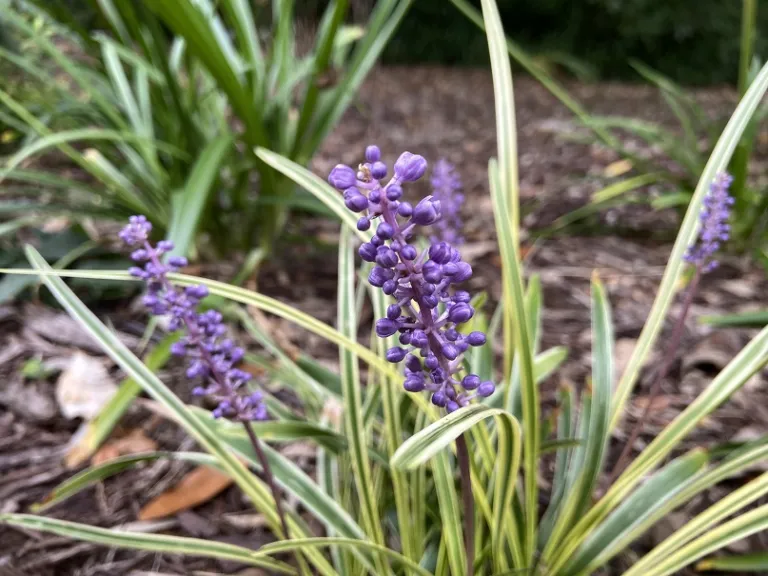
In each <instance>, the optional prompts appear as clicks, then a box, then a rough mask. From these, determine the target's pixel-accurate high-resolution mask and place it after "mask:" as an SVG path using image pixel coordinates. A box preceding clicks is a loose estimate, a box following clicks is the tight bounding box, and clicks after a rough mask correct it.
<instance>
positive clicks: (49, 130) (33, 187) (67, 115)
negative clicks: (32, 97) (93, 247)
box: [0, 0, 412, 255]
mask: <svg viewBox="0 0 768 576" xmlns="http://www.w3.org/2000/svg"><path fill="white" fill-rule="evenodd" d="M411 2H412V0H385V1H383V2H379V3H378V4H377V6H376V8H375V10H374V11H373V13H372V14H371V16H370V19H369V20H368V22H367V23H366V24H365V26H364V27H361V26H347V25H345V16H346V13H347V8H348V0H335V1H334V2H331V3H330V4H329V5H328V7H327V9H326V11H325V14H324V15H323V17H322V21H321V23H320V26H319V29H318V31H317V35H316V38H315V41H314V44H313V45H312V46H311V49H310V50H309V51H308V52H307V53H306V54H298V53H297V49H296V43H297V39H296V37H295V31H294V19H293V11H294V2H292V1H291V0H274V2H273V3H272V11H271V12H272V14H271V21H269V18H268V17H269V14H268V12H269V9H268V7H267V6H265V5H263V3H252V2H248V1H247V0H226V1H223V2H211V1H210V0H168V1H164V2H154V1H149V0H146V1H141V2H120V1H114V0H94V1H93V2H92V4H93V8H94V10H96V11H97V14H98V16H99V18H100V19H101V21H103V24H104V27H105V30H103V31H101V32H95V33H91V32H88V31H86V29H85V28H84V27H83V26H81V25H80V24H79V23H78V22H77V20H76V19H74V18H73V17H72V14H71V13H70V12H69V10H67V9H66V7H64V6H62V5H60V4H59V3H51V2H45V1H39V2H37V3H38V4H40V8H38V7H36V6H34V5H33V3H30V2H25V1H23V0H22V1H19V2H17V4H18V6H19V7H18V9H9V10H8V11H6V13H4V14H3V21H4V23H5V24H6V25H7V26H8V27H9V28H10V29H11V30H12V31H13V33H14V34H15V36H16V37H18V38H19V41H20V42H21V43H23V45H24V47H25V49H22V50H20V51H18V52H14V51H12V50H9V49H7V48H0V58H1V59H2V60H3V61H4V62H6V63H8V64H11V65H13V66H15V67H16V68H17V69H18V73H19V75H20V77H21V78H22V80H23V81H24V82H26V81H27V80H28V79H34V80H36V81H37V82H39V83H41V84H42V85H44V86H46V87H48V88H49V89H50V94H46V95H45V97H44V98H42V99H37V100H39V101H36V102H35V103H36V104H39V107H38V106H35V107H33V106H31V105H30V104H29V102H28V101H27V100H26V99H25V98H23V97H22V96H23V95H22V94H18V93H13V90H12V88H13V86H4V87H3V88H2V89H0V104H1V105H2V107H3V108H2V109H0V111H4V110H7V111H8V112H3V115H4V116H3V117H2V118H0V120H12V122H13V126H14V128H15V129H16V130H17V131H19V132H20V133H21V134H23V137H24V141H23V144H22V145H21V146H20V147H19V148H18V149H17V150H16V151H15V152H14V153H13V154H12V155H10V156H9V157H7V158H6V159H5V162H4V166H3V168H2V170H0V181H3V184H4V185H3V192H2V204H0V208H2V209H3V211H4V212H5V213H11V212H14V211H15V212H16V213H27V212H30V211H32V210H38V211H45V212H47V213H50V212H54V213H65V214H67V215H69V216H74V217H80V216H95V217H99V218H113V219H119V220H123V219H124V218H125V217H126V216H128V215H130V214H134V213H142V214H146V215H147V216H148V217H149V218H150V219H151V220H152V222H153V224H154V225H155V227H156V229H157V230H159V231H160V232H161V233H162V234H164V235H166V236H167V237H168V238H169V239H171V240H173V241H174V242H175V244H176V246H177V251H178V252H179V253H189V252H192V253H193V255H194V248H195V245H196V240H197V239H198V238H200V237H201V236H205V237H206V238H207V240H208V242H207V244H206V245H208V246H212V248H213V249H215V250H216V251H217V252H218V253H226V252H228V251H231V250H242V251H247V250H251V249H253V248H254V246H257V247H258V248H261V249H262V250H264V251H266V252H268V251H269V250H270V249H271V247H272V244H273V242H274V240H275V239H276V238H277V236H278V235H279V234H280V231H281V230H282V228H283V226H284V224H285V222H286V219H287V215H288V213H289V211H290V210H291V209H302V210H307V209H309V210H319V211H324V208H323V206H322V205H321V204H319V203H318V202H316V201H314V200H313V199H312V198H311V197H310V196H308V195H307V194H306V193H304V192H302V191H301V190H298V189H297V188H296V187H295V185H294V184H293V183H292V182H291V181H290V180H288V179H287V178H285V177H284V176H282V175H281V174H280V173H279V172H276V171H275V170H273V169H272V168H271V167H269V166H267V165H266V164H264V163H263V162H261V161H259V160H258V159H257V158H256V157H255V155H254V153H253V148H254V147H255V146H264V147H268V148H271V149H274V150H276V151H278V152H280V153H281V154H284V155H285V156H286V157H288V158H291V159H292V160H294V161H296V162H298V163H299V164H302V165H303V164H306V163H308V162H309V160H310V159H311V157H312V155H313V154H314V153H315V151H316V150H317V148H318V147H319V146H320V144H321V143H322V142H323V140H324V138H325V137H326V136H327V135H328V134H329V132H330V131H331V130H332V129H333V127H334V126H335V125H336V123H337V122H338V121H339V119H340V118H341V116H342V114H343V113H344V111H345V110H346V108H347V107H348V106H349V104H350V103H351V102H352V100H353V98H354V95H355V93H356V91H357V88H358V87H359V86H360V84H361V83H362V81H363V80H364V78H365V76H366V74H367V73H368V71H369V70H370V69H371V67H372V66H373V65H374V63H375V62H376V60H377V58H378V56H379V55H380V53H381V51H382V49H383V48H384V46H385V45H386V42H387V41H388V39H389V38H390V37H391V35H392V34H393V32H394V30H395V29H396V27H397V25H398V24H399V22H400V21H401V20H402V18H403V17H404V15H405V14H406V12H407V11H408V8H409V6H410V4H411ZM265 19H267V24H264V21H265ZM27 47H29V48H31V49H27ZM53 149H56V150H58V151H59V152H61V153H62V154H63V155H64V156H65V157H66V158H67V159H68V161H67V162H66V163H65V164H64V165H63V166H62V165H61V162H60V161H58V160H57V161H56V164H55V165H54V163H53V160H52V159H51V156H50V155H49V154H48V152H50V151H51V150H53ZM30 161H33V164H32V165H33V166H34V168H33V169H25V168H24V167H25V166H27V165H28V164H29V163H30ZM8 197H13V198H26V199H27V200H28V201H29V202H28V203H27V204H24V203H19V202H16V201H14V202H12V203H10V202H6V200H5V199H6V198H8Z"/></svg>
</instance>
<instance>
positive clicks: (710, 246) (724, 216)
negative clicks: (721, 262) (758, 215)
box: [684, 172, 734, 272]
mask: <svg viewBox="0 0 768 576" xmlns="http://www.w3.org/2000/svg"><path fill="white" fill-rule="evenodd" d="M731 182H733V177H732V176H731V175H730V174H728V173H726V172H719V173H718V174H717V175H716V176H715V179H714V180H713V181H712V184H711V185H710V187H709V192H708V193H707V195H706V196H705V197H704V205H703V207H702V209H701V214H700V216H699V217H700V219H701V230H700V231H699V236H698V239H697V241H696V242H695V243H694V244H692V245H691V246H689V247H688V250H687V251H686V253H685V256H684V258H685V261H686V262H689V263H690V264H693V265H694V266H697V267H699V268H701V270H702V271H703V272H709V271H710V270H714V269H715V268H717V265H718V262H717V260H714V259H713V256H714V254H715V253H716V252H717V251H718V249H719V248H720V244H721V243H722V242H726V241H727V240H728V238H729V237H730V232H731V227H730V225H729V224H728V218H729V217H730V215H731V206H732V205H733V202H734V200H733V197H731V195H730V193H729V191H728V189H729V188H730V186H731Z"/></svg>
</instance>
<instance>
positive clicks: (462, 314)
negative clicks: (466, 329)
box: [448, 302, 475, 324]
mask: <svg viewBox="0 0 768 576" xmlns="http://www.w3.org/2000/svg"><path fill="white" fill-rule="evenodd" d="M474 314H475V311H474V310H473V309H472V306H470V305H469V304H464V303H463V302H460V303H458V304H454V305H453V306H451V309H450V310H448V320H450V321H451V322H453V323H454V324H463V323H464V322H466V321H467V320H469V319H470V318H472V316H474Z"/></svg>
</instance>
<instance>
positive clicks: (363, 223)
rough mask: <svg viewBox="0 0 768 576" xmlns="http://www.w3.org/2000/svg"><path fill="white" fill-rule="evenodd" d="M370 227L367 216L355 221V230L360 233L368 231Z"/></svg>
mask: <svg viewBox="0 0 768 576" xmlns="http://www.w3.org/2000/svg"><path fill="white" fill-rule="evenodd" d="M370 227H371V220H370V219H369V218H368V217H367V216H363V217H362V218H360V219H359V220H358V221H357V229H358V230H360V231H361V232H364V231H366V230H368V229H369V228H370Z"/></svg>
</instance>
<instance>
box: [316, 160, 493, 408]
mask: <svg viewBox="0 0 768 576" xmlns="http://www.w3.org/2000/svg"><path fill="white" fill-rule="evenodd" d="M426 169H427V162H426V160H424V158H423V157H422V156H419V155H417V154H411V153H410V152H403V153H402V154H401V155H400V158H398V160H397V162H395V165H394V175H393V176H392V177H391V178H390V179H389V181H388V182H386V183H383V180H384V179H385V178H386V176H387V173H388V172H389V168H388V166H387V165H386V164H385V163H384V162H382V160H381V151H380V150H379V148H378V147H377V146H368V148H366V150H365V163H363V164H361V165H360V166H359V167H358V169H357V170H353V169H352V168H350V167H349V166H344V165H342V164H339V165H338V166H336V167H335V168H334V169H333V170H332V171H331V173H330V175H329V176H328V181H329V182H330V183H331V184H332V185H333V186H334V187H336V188H337V189H338V190H339V191H341V192H343V194H344V203H345V204H346V206H347V208H349V209H350V210H352V211H353V212H358V213H360V214H361V216H360V219H359V220H358V222H357V227H358V229H360V230H368V229H370V228H371V227H375V234H374V235H373V238H371V241H370V242H365V243H364V244H362V245H361V246H360V250H359V253H360V256H361V257H362V258H363V260H365V261H366V262H371V263H374V264H375V266H374V267H373V268H372V269H371V272H370V274H369V276H368V281H369V282H370V284H371V285H372V286H375V287H377V288H381V290H382V291H383V292H384V293H385V294H387V295H388V296H392V298H393V299H394V303H392V304H390V305H389V307H388V308H387V314H386V317H384V318H380V319H379V320H377V321H376V334H377V335H378V336H380V337H381V338H388V337H390V336H394V335H396V334H397V335H398V339H399V342H400V346H394V347H392V348H390V349H389V350H387V354H386V356H387V360H389V361H390V362H393V363H399V362H403V361H404V362H405V380H404V382H403V386H404V388H405V389H406V390H407V391H408V392H421V391H428V392H429V393H430V394H431V400H432V403H433V404H435V405H436V406H440V407H444V408H445V409H446V410H447V411H448V412H453V411H454V410H457V409H458V408H459V407H461V406H466V405H467V404H469V402H470V401H471V400H472V399H473V398H475V397H478V396H490V395H491V394H493V392H494V390H495V386H494V384H493V382H490V381H486V382H481V380H480V377H479V376H477V375H476V374H465V375H462V370H463V368H462V357H463V354H464V352H466V350H467V349H468V348H469V347H470V346H482V345H483V344H485V340H486V337H485V334H483V333H482V332H472V333H470V334H462V333H460V332H459V331H458V330H457V327H458V325H460V324H463V323H464V322H467V321H468V320H470V319H471V318H472V317H473V316H474V314H475V310H474V308H472V306H471V304H470V300H471V297H470V295H469V293H468V292H466V291H464V290H455V286H456V285H457V284H461V283H462V282H465V281H466V280H468V279H469V278H470V277H471V276H472V267H471V266H470V265H469V264H467V263H466V262H462V260H461V256H460V254H459V252H458V250H456V248H454V247H453V246H451V245H450V244H449V243H448V242H442V241H434V242H432V243H431V245H430V246H429V247H428V248H425V249H424V250H423V251H421V253H420V252H419V250H417V249H416V247H415V246H414V245H413V244H412V242H413V239H414V236H415V232H416V229H417V227H419V226H430V225H435V224H438V223H439V222H440V221H441V218H442V217H443V214H444V213H443V206H442V202H441V201H440V200H437V199H436V198H435V197H434V196H431V195H430V196H427V197H426V198H423V199H422V200H421V201H420V202H418V203H417V204H416V205H415V206H413V205H412V204H410V203H408V202H406V201H404V200H402V196H403V189H402V184H403V183H404V182H413V181H415V180H418V179H419V178H421V177H422V176H423V175H424V172H425V171H426Z"/></svg>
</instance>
